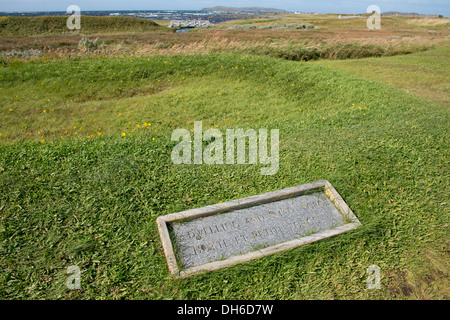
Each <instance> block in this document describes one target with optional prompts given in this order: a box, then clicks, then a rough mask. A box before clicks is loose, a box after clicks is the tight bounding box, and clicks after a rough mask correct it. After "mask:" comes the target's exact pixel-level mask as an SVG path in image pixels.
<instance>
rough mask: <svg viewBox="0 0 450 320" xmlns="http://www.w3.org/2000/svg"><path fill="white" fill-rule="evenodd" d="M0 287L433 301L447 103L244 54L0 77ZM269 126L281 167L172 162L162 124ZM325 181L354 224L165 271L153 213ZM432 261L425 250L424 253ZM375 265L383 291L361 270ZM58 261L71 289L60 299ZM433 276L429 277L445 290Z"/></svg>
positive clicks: (443, 229) (28, 291)
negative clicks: (250, 256) (222, 260)
mask: <svg viewBox="0 0 450 320" xmlns="http://www.w3.org/2000/svg"><path fill="white" fill-rule="evenodd" d="M0 87H1V90H0V97H1V100H0V114H1V118H0V119H1V122H0V133H1V134H2V135H1V136H0V154H1V156H0V180H1V183H0V185H1V192H0V244H1V246H0V250H1V252H0V266H1V270H2V272H1V273H0V297H2V298H8V299H10V298H16V299H17V298H95V299H101V298H127V299H131V298H144V299H163V298H183V299H205V298H210V299H306V298H308V299H309V298H392V297H397V298H403V297H417V296H428V297H429V296H432V297H443V295H442V294H443V293H442V292H444V291H443V290H442V288H436V287H431V286H428V287H427V286H425V287H423V286H422V284H423V283H425V282H424V281H430V277H433V279H441V278H445V277H446V276H445V274H443V273H442V272H443V271H442V270H445V268H442V263H441V262H440V261H443V260H442V257H443V256H442V254H443V253H441V252H443V251H444V250H445V246H446V243H445V241H443V239H445V238H446V237H447V233H448V232H447V226H448V211H447V205H446V202H447V194H448V187H447V186H448V185H449V183H448V182H449V181H448V171H447V168H448V156H449V154H448V150H449V145H448V141H449V134H448V121H449V111H448V109H446V108H444V107H442V106H439V105H434V104H432V103H429V102H428V101H426V100H423V99H420V98H416V97H414V96H412V95H409V94H407V93H405V92H402V91H399V90H397V89H394V88H391V87H389V86H386V85H383V84H380V83H377V82H373V81H368V80H362V79H359V78H357V77H354V76H353V75H347V74H345V73H343V72H339V71H335V70H330V69H329V68H327V67H321V66H316V65H310V64H307V63H297V62H291V61H284V60H277V59H274V58H267V57H256V56H255V57H252V56H240V55H219V56H212V55H208V56H173V57H163V56H158V57H149V58H147V57H142V58H114V59H103V58H97V59H90V60H79V61H73V60H64V61H58V62H48V63H43V62H42V63H27V64H13V65H10V66H8V67H4V68H2V69H0ZM194 120H196V121H200V120H202V121H203V126H204V129H205V130H206V129H207V128H208V127H216V126H217V128H219V129H220V130H222V132H225V130H224V129H225V128H233V129H235V128H244V129H246V128H247V127H248V128H253V129H258V128H266V129H279V130H280V168H279V171H278V173H277V174H276V175H273V176H262V175H260V170H259V169H260V168H261V166H260V165H190V166H189V165H181V166H179V165H174V164H172V162H171V159H170V154H171V151H172V148H173V147H174V145H175V143H174V142H171V141H170V140H171V139H170V138H171V133H172V131H173V130H174V129H175V128H187V129H193V122H194ZM321 179H327V180H329V181H330V182H331V183H332V184H333V185H334V186H335V187H336V189H337V190H338V191H339V193H340V194H341V195H342V196H343V198H344V199H345V201H346V202H347V204H348V205H349V206H350V207H351V208H352V210H353V211H354V212H355V214H356V215H357V216H358V218H359V219H360V221H361V222H362V224H363V225H362V226H361V227H360V228H358V229H356V230H354V231H351V232H348V233H345V234H342V235H339V236H336V237H334V238H329V239H326V240H322V241H319V242H316V243H313V244H309V245H306V246H303V247H299V248H296V249H293V250H289V251H286V252H283V253H279V254H275V255H272V256H269V257H265V258H261V259H258V260H256V261H252V262H249V263H244V264H239V265H236V266H233V267H229V268H226V269H222V270H218V271H214V272H211V273H205V274H200V275H195V276H192V277H190V278H187V279H182V280H173V279H172V278H171V277H170V276H169V271H168V269H167V266H166V260H165V257H164V253H163V250H162V246H161V243H160V239H159V235H158V231H157V227H156V223H155V219H156V218H157V217H158V216H160V215H165V214H169V213H172V212H177V211H180V210H185V209H189V208H195V207H200V206H204V205H208V204H214V203H217V202H219V201H227V200H231V199H237V198H241V197H244V196H249V195H255V194H260V193H263V192H267V191H271V190H277V189H281V188H285V187H289V186H294V185H299V184H303V183H308V182H312V181H317V180H321ZM436 257H437V258H436ZM373 264H375V265H378V266H379V267H380V268H381V274H382V278H381V288H382V289H381V290H368V289H367V288H366V279H367V277H368V274H366V269H367V267H368V266H370V265H373ZM69 265H78V266H79V267H80V268H81V272H82V278H81V287H82V290H81V291H68V290H67V288H66V280H67V277H68V275H67V274H66V270H67V267H68V266H69ZM440 283H442V282H440Z"/></svg>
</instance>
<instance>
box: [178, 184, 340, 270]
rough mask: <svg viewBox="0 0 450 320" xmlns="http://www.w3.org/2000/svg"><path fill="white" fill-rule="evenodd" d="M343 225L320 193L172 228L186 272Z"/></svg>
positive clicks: (189, 222)
mask: <svg viewBox="0 0 450 320" xmlns="http://www.w3.org/2000/svg"><path fill="white" fill-rule="evenodd" d="M342 224H344V222H343V218H342V216H341V214H340V213H339V212H338V210H337V209H336V208H335V207H334V205H333V204H332V203H331V201H330V200H329V199H328V198H327V197H326V196H325V195H324V194H323V193H321V192H316V193H312V194H307V195H303V196H300V197H297V198H290V199H285V200H279V201H275V202H271V203H267V204H261V205H257V206H254V207H249V208H245V209H239V210H235V211H230V212H226V213H222V214H216V215H212V216H208V217H203V218H198V219H195V220H190V221H186V222H177V223H173V224H172V229H173V238H174V240H175V242H176V244H177V246H176V248H177V253H178V257H179V260H180V263H181V265H182V267H183V268H189V267H193V266H197V265H201V264H205V263H208V262H213V261H217V260H220V259H226V258H228V257H231V256H234V255H239V254H243V253H247V252H250V251H254V250H258V249H260V248H264V247H268V246H272V245H275V244H278V243H283V242H286V241H290V240H294V239H298V238H300V237H303V236H305V235H308V234H312V233H315V232H319V231H323V230H327V229H330V228H333V227H336V226H338V225H342Z"/></svg>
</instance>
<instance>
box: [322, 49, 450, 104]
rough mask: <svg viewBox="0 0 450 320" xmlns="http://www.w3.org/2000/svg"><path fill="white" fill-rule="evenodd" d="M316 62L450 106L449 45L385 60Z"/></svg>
mask: <svg viewBox="0 0 450 320" xmlns="http://www.w3.org/2000/svg"><path fill="white" fill-rule="evenodd" d="M314 63H316V64H319V65H322V66H327V67H330V68H333V69H338V70H342V71H345V72H347V73H349V74H353V75H355V76H358V77H361V78H366V79H371V80H375V81H378V82H382V83H386V84H389V85H392V86H394V87H396V88H400V89H402V90H404V91H406V92H410V93H413V94H415V95H417V96H420V97H423V98H425V99H427V100H431V101H434V102H437V103H440V104H442V105H445V106H447V107H449V106H450V100H449V95H450V83H449V81H448V79H449V74H450V71H449V70H450V47H448V46H447V47H443V48H437V49H434V50H429V51H426V52H421V53H416V54H411V55H402V56H396V57H389V58H383V59H377V58H367V59H358V60H339V61H338V60H334V61H331V60H320V61H316V62H314Z"/></svg>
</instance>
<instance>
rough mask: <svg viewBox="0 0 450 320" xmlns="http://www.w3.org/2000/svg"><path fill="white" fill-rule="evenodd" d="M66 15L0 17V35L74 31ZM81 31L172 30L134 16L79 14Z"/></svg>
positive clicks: (91, 32) (92, 32)
mask: <svg viewBox="0 0 450 320" xmlns="http://www.w3.org/2000/svg"><path fill="white" fill-rule="evenodd" d="M68 17H69V15H67V16H40V17H16V16H8V17H0V35H2V36H33V35H49V34H61V33H69V32H74V31H71V30H69V29H68V28H67V25H66V22H67V19H68ZM81 32H82V33H88V34H99V33H126V32H172V31H171V30H170V29H169V28H167V27H163V26H160V25H159V24H157V23H156V22H154V21H152V20H149V19H139V18H134V17H97V16H81Z"/></svg>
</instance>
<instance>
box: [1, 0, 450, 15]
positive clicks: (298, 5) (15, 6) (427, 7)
mask: <svg viewBox="0 0 450 320" xmlns="http://www.w3.org/2000/svg"><path fill="white" fill-rule="evenodd" d="M71 4H75V5H78V6H79V7H80V8H81V10H82V11H83V10H158V9H162V10H177V9H178V10H199V9H202V8H204V7H213V6H217V5H221V6H230V7H250V6H258V7H270V8H278V9H285V10H289V11H303V12H305V11H306V12H319V13H361V12H365V11H366V9H367V7H368V6H369V5H372V4H375V5H378V6H379V7H380V8H381V11H382V12H386V11H402V12H418V13H428V14H443V15H444V16H446V17H448V16H450V1H449V0H368V1H366V0H358V1H354V0H347V1H331V0H321V1H311V0H258V1H256V0H214V1H209V0H165V1H160V0H159V1H154V0H95V1H93V0H69V1H66V0H0V11H65V9H66V8H67V7H68V6H69V5H71Z"/></svg>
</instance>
